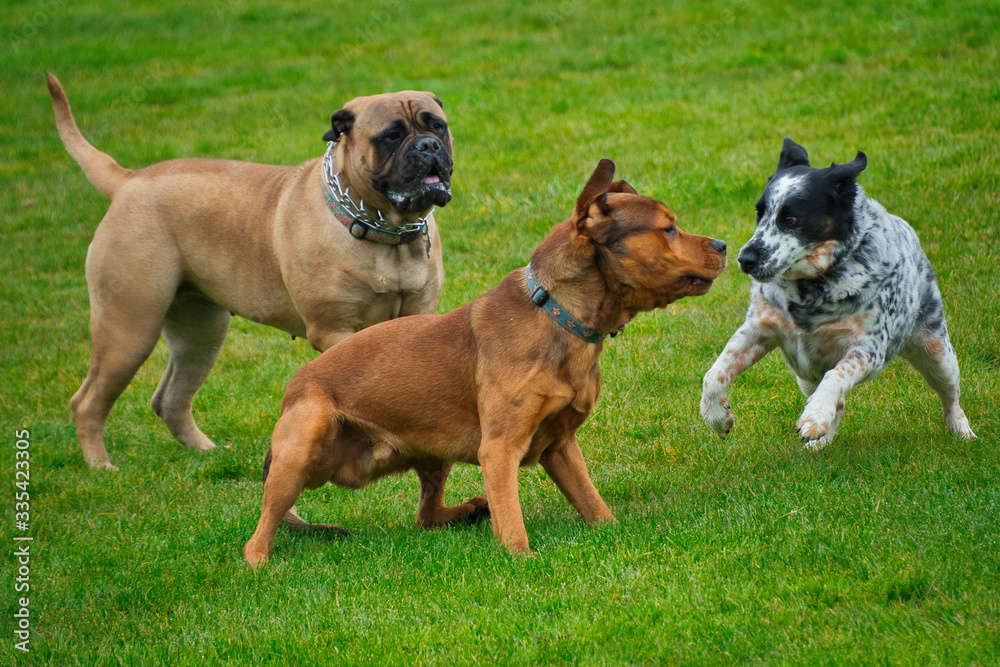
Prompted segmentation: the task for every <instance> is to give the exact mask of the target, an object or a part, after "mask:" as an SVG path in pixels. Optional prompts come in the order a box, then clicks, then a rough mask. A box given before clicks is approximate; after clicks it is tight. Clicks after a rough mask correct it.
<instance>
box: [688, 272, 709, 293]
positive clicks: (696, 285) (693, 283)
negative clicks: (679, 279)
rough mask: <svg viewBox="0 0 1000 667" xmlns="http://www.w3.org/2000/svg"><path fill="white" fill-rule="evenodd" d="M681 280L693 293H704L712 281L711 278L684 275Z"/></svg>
mask: <svg viewBox="0 0 1000 667" xmlns="http://www.w3.org/2000/svg"><path fill="white" fill-rule="evenodd" d="M683 280H684V284H685V286H687V287H688V288H689V289H690V290H691V291H692V292H693V293H695V294H705V293H706V292H708V290H710V289H711V288H712V283H713V282H714V281H713V280H712V279H711V278H703V277H701V276H684V278H683Z"/></svg>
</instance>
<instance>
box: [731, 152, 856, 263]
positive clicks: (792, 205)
mask: <svg viewBox="0 0 1000 667" xmlns="http://www.w3.org/2000/svg"><path fill="white" fill-rule="evenodd" d="M866 166H868V158H867V157H866V156H865V154H864V153H862V152H860V151H858V154H857V156H856V157H855V158H854V159H853V160H852V161H851V162H848V163H847V164H836V163H834V164H832V165H830V167H828V168H826V169H814V168H813V167H811V166H809V156H808V155H807V154H806V149H805V148H803V147H802V146H800V145H798V144H797V143H795V142H794V141H792V140H791V139H788V138H787V137H786V138H785V143H784V145H783V146H782V148H781V157H780V158H779V159H778V168H777V169H776V170H775V172H774V175H773V176H771V178H769V179H768V183H767V187H765V188H764V193H763V194H762V195H761V196H760V199H759V200H757V229H756V231H754V233H753V236H752V237H751V238H750V240H749V241H747V244H746V245H745V246H743V249H742V250H740V255H739V258H738V261H739V263H740V269H741V270H742V271H743V272H744V273H746V274H748V275H750V276H751V277H752V278H753V279H754V280H757V281H759V282H768V281H770V280H772V279H774V278H775V276H781V277H782V278H785V279H788V280H801V279H805V278H817V277H819V276H821V275H823V274H824V273H826V271H827V270H828V269H829V268H830V266H831V265H832V264H833V263H834V261H835V260H836V259H837V257H838V251H840V250H841V249H842V247H843V244H844V243H845V241H847V240H848V239H849V238H850V236H851V234H852V232H853V229H854V200H855V198H856V197H857V193H858V187H857V184H856V183H855V179H856V178H857V175H858V174H860V173H861V172H862V171H863V170H864V168H865V167H866Z"/></svg>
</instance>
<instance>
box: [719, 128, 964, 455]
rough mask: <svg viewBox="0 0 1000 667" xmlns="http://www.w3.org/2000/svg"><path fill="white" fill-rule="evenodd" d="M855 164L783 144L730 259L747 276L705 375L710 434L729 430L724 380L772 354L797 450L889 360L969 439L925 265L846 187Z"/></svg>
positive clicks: (821, 433)
mask: <svg viewBox="0 0 1000 667" xmlns="http://www.w3.org/2000/svg"><path fill="white" fill-rule="evenodd" d="M867 165H868V158H867V157H865V154H864V153H861V152H859V153H858V154H857V157H855V158H854V160H852V161H851V162H849V163H847V164H836V163H835V164H833V165H831V166H830V167H829V168H828V169H814V168H812V167H810V166H809V157H808V155H807V154H806V150H805V149H804V148H803V147H802V146H799V145H798V144H796V143H795V142H794V141H792V140H791V139H785V143H784V146H782V150H781V157H780V158H779V160H778V168H777V170H776V171H775V172H774V175H773V176H772V177H771V178H770V179H769V181H768V184H767V186H766V187H765V188H764V194H763V195H761V198H760V200H759V201H758V202H757V229H756V231H755V232H754V234H753V236H752V237H751V238H750V240H749V241H748V242H747V244H746V245H745V246H743V249H742V250H741V251H740V255H739V264H740V269H741V270H742V271H743V272H744V273H747V274H749V275H750V277H751V278H752V280H753V282H752V286H751V289H750V310H749V312H747V317H746V321H745V322H744V323H743V325H742V326H741V327H740V328H739V329H738V330H737V331H736V333H735V334H733V337H732V338H730V340H729V343H728V344H727V345H726V347H725V349H724V350H723V351H722V354H721V355H720V356H719V358H718V359H717V360H716V362H715V363H714V364H713V365H712V368H711V369H710V370H709V371H708V373H706V374H705V381H704V390H703V392H702V395H701V415H702V417H703V418H704V419H705V422H706V423H707V424H708V425H709V426H711V427H712V430H714V431H715V432H716V434H718V435H719V437H720V438H725V437H726V435H727V434H728V433H729V430H730V429H731V428H732V426H733V417H732V414H731V413H730V410H729V397H728V396H727V395H726V390H727V388H728V386H729V383H730V382H732V381H733V379H734V378H736V377H737V376H738V375H739V374H740V373H742V372H743V371H745V370H746V369H748V368H749V367H750V366H752V365H753V364H754V363H756V362H757V361H758V360H759V359H761V358H762V357H763V356H764V355H766V354H767V353H768V352H770V351H771V350H773V349H774V348H775V347H780V348H781V353H782V355H783V356H784V358H785V362H786V363H787V364H788V367H789V368H790V369H791V370H792V372H793V373H795V376H796V379H797V380H798V384H799V388H800V389H801V390H802V392H803V393H804V394H805V395H806V397H807V398H808V400H807V401H806V407H805V410H804V411H803V412H802V416H800V417H799V420H798V422H797V424H796V425H797V427H798V432H799V435H800V436H801V437H802V439H803V441H804V442H805V446H806V447H807V448H809V449H819V448H821V447H824V446H826V445H827V444H829V442H830V441H831V440H833V436H834V433H835V432H836V430H837V424H838V423H839V422H840V417H841V415H842V414H843V411H844V397H845V395H846V394H847V392H848V391H850V389H852V388H853V387H854V386H855V385H857V384H860V383H861V382H864V381H866V380H869V379H871V378H873V377H875V376H876V375H878V374H879V373H880V372H881V371H882V369H883V368H885V366H886V364H888V363H889V362H890V361H891V360H892V358H893V357H895V356H896V355H897V354H899V355H901V356H902V357H903V358H904V359H906V360H907V361H909V362H910V363H911V364H912V365H913V366H914V368H916V369H917V370H918V371H919V372H920V373H921V375H923V377H924V379H925V380H926V381H927V384H929V385H930V386H931V388H932V389H934V391H936V392H937V393H938V395H939V396H940V397H941V402H942V403H943V404H944V422H945V426H946V427H947V428H948V430H949V431H952V432H955V433H958V434H959V435H961V436H962V437H964V438H974V437H976V436H975V434H974V433H973V432H972V429H971V428H970V427H969V420H968V419H966V417H965V413H964V412H963V411H962V408H961V406H959V404H958V395H959V386H958V384H959V380H958V360H957V359H956V357H955V350H954V349H953V348H952V346H951V342H950V341H949V340H948V329H947V326H946V325H945V321H944V312H943V310H942V305H941V293H940V292H939V291H938V286H937V282H936V281H935V279H934V269H933V268H931V264H930V262H929V261H928V260H927V256H926V255H924V253H923V250H921V248H920V241H919V240H918V239H917V235H916V233H915V232H914V231H913V229H912V228H911V227H910V226H909V225H908V224H906V222H905V221H904V220H902V219H901V218H899V217H897V216H895V215H892V214H890V213H888V212H887V211H886V210H885V208H884V207H883V206H882V205H881V204H879V203H878V202H876V201H875V200H873V199H869V198H868V196H867V195H866V194H865V193H864V191H863V190H862V189H861V188H860V187H859V186H858V185H857V184H856V183H855V179H856V178H857V175H858V174H859V173H861V171H863V170H864V168H865V167H866V166H867Z"/></svg>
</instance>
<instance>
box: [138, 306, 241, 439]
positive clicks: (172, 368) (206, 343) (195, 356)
mask: <svg viewBox="0 0 1000 667" xmlns="http://www.w3.org/2000/svg"><path fill="white" fill-rule="evenodd" d="M230 319H231V315H230V314H229V311H227V310H226V309H225V308H223V307H221V306H219V305H217V304H215V303H213V302H211V301H209V300H208V299H206V298H205V297H204V296H202V295H201V294H199V293H197V292H183V293H181V294H178V295H177V297H176V298H175V299H174V301H173V303H172V304H171V305H170V309H169V310H168V311H167V316H166V318H165V320H164V322H163V337H164V338H165V339H166V341H167V347H168V348H169V350H170V360H169V362H168V363H167V369H166V371H164V373H163V377H162V378H161V379H160V384H159V386H158V387H157V388H156V393H154V394H153V400H152V402H151V405H152V407H153V412H154V413H156V415H157V416H159V417H160V418H161V419H162V420H163V421H164V422H165V423H166V425H167V428H169V429H170V433H171V434H172V435H173V436H174V438H176V439H177V441H178V442H180V443H181V444H182V445H184V446H186V447H190V448H191V449H196V450H202V451H204V450H208V449H213V448H214V447H215V444H214V443H213V442H212V441H211V440H209V438H208V436H206V435H205V434H204V433H202V432H201V429H199V428H198V425H197V424H195V422H194V417H193V416H192V415H191V403H192V401H193V400H194V395H195V393H196V392H197V391H198V388H199V387H201V385H202V383H203V382H205V378H207V377H208V374H209V372H210V371H211V370H212V366H213V365H214V364H215V360H216V359H217V358H218V357H219V350H220V349H221V348H222V341H223V340H225V338H226V333H227V332H228V331H229V321H230Z"/></svg>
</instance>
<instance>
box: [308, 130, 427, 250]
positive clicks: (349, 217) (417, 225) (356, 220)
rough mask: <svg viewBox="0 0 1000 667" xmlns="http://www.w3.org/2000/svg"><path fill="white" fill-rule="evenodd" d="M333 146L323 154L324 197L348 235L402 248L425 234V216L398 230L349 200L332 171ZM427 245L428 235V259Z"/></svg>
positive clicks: (380, 216) (362, 206)
mask: <svg viewBox="0 0 1000 667" xmlns="http://www.w3.org/2000/svg"><path fill="white" fill-rule="evenodd" d="M333 145H334V142H333V141H331V142H329V143H328V144H327V147H326V153H325V154H324V155H323V194H324V195H326V204H327V206H329V207H330V212H331V213H333V216H334V217H335V218H337V220H339V221H340V222H341V223H342V224H343V225H344V226H345V227H347V230H348V231H349V232H350V233H351V236H353V237H354V238H356V239H364V240H366V241H374V242H376V243H387V244H389V245H401V244H406V243H411V242H413V241H415V240H416V239H417V238H418V237H419V236H420V235H421V234H423V235H427V216H424V217H422V218H418V219H417V220H416V221H415V222H410V223H407V224H405V225H402V226H401V227H398V228H397V227H393V226H391V225H390V224H389V222H388V221H387V220H386V219H385V218H384V217H383V216H382V212H381V211H375V215H372V213H371V212H370V211H368V210H367V209H366V208H365V203H364V202H361V204H360V205H358V204H355V203H354V200H353V199H351V197H350V190H351V189H350V188H346V189H345V188H343V187H342V186H341V184H340V173H339V172H338V173H334V172H333ZM427 215H428V216H429V215H430V214H429V213H428V214H427ZM430 246H431V241H430V236H429V235H427V255H428V256H430V251H431V249H430Z"/></svg>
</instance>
